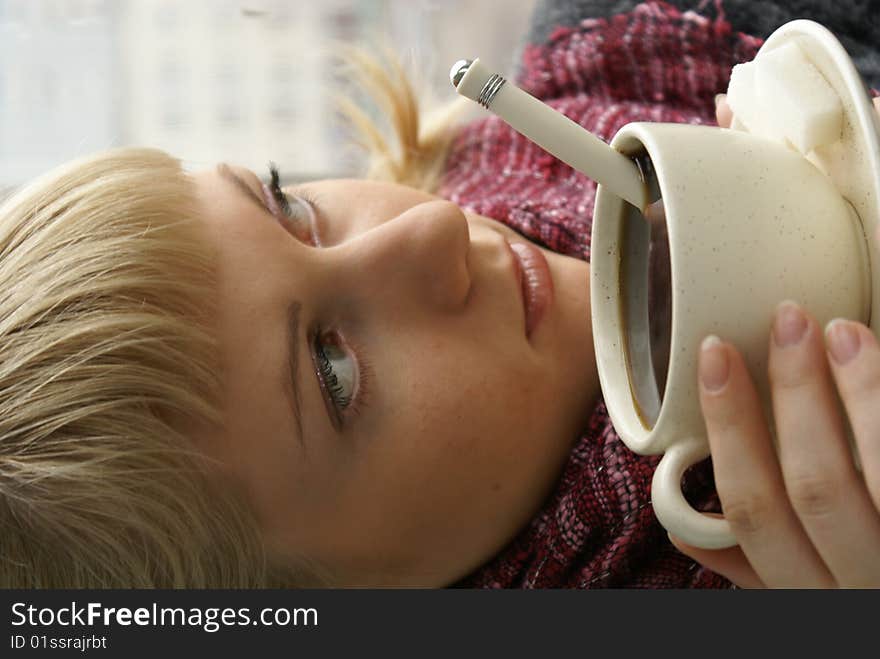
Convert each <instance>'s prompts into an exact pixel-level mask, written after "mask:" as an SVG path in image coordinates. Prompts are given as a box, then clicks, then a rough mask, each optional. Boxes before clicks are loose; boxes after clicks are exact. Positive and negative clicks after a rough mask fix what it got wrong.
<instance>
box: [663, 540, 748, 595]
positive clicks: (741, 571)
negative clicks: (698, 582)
mask: <svg viewBox="0 0 880 659" xmlns="http://www.w3.org/2000/svg"><path fill="white" fill-rule="evenodd" d="M669 541H670V542H671V543H672V544H673V545H674V546H675V548H676V549H678V551H680V552H681V553H682V554H684V555H686V556H690V557H691V558H692V559H694V560H695V561H696V562H697V563H699V564H700V565H702V566H703V567H706V568H709V569H710V570H712V572H715V573H716V574H720V575H721V576H722V577H725V578H726V579H727V580H728V581H730V582H731V583H734V584H736V585H737V586H739V587H740V588H764V583H763V582H762V581H761V578H760V577H759V576H758V575H757V574H756V573H755V570H754V569H752V566H751V565H749V561H748V560H747V559H746V557H745V554H743V552H742V549H740V548H739V547H729V548H727V549H702V548H700V547H693V546H691V545H689V544H686V543H685V542H684V541H683V540H681V539H679V538H676V537H675V536H674V535H670V536H669Z"/></svg>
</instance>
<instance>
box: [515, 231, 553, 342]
mask: <svg viewBox="0 0 880 659" xmlns="http://www.w3.org/2000/svg"><path fill="white" fill-rule="evenodd" d="M508 246H509V247H510V251H511V252H512V253H513V268H514V276H515V277H516V279H517V281H518V282H519V286H520V292H521V294H522V300H523V308H524V310H525V326H526V327H525V332H526V338H529V339H531V336H532V332H534V330H535V328H536V327H537V326H538V325H539V324H540V322H541V319H542V318H543V317H544V314H545V312H546V311H547V309H548V307H549V306H550V304H551V302H552V301H553V279H552V277H551V276H550V266H549V265H548V264H547V259H546V258H544V254H542V253H541V250H540V249H538V248H537V247H535V246H534V245H532V244H530V243H520V242H515V243H511V242H508Z"/></svg>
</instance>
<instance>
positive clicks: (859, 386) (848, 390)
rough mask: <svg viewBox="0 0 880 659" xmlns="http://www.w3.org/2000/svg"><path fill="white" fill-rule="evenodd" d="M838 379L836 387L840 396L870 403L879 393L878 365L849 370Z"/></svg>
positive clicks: (879, 366)
mask: <svg viewBox="0 0 880 659" xmlns="http://www.w3.org/2000/svg"><path fill="white" fill-rule="evenodd" d="M838 377H839V382H838V387H839V388H840V390H841V391H840V393H841V395H843V396H845V397H847V398H851V399H854V400H859V399H861V400H868V401H872V400H874V399H875V398H876V396H877V394H878V392H880V365H877V364H873V365H872V366H871V367H868V365H867V364H865V365H864V368H857V369H851V371H850V372H848V373H842V374H841V375H840V376H838Z"/></svg>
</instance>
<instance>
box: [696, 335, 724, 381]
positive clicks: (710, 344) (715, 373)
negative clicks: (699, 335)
mask: <svg viewBox="0 0 880 659" xmlns="http://www.w3.org/2000/svg"><path fill="white" fill-rule="evenodd" d="M700 351H701V352H702V355H700V380H701V381H702V383H703V387H704V388H705V389H706V390H707V391H711V392H716V391H721V389H722V388H723V387H724V385H725V384H726V383H727V377H728V375H729V374H730V364H729V363H728V361H727V351H726V350H725V349H724V345H723V344H722V343H721V339H719V338H718V337H717V336H715V335H714V334H710V335H709V336H707V337H706V338H705V339H703V343H702V344H700Z"/></svg>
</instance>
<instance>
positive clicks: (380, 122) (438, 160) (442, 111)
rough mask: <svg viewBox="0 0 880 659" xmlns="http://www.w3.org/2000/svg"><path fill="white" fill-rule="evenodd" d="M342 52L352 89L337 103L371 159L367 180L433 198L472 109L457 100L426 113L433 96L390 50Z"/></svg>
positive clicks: (345, 49)
mask: <svg viewBox="0 0 880 659" xmlns="http://www.w3.org/2000/svg"><path fill="white" fill-rule="evenodd" d="M339 51H340V53H341V55H340V57H339V60H338V62H339V67H340V71H341V75H340V77H341V78H342V79H343V80H344V81H346V82H347V83H348V85H349V88H348V92H347V93H346V94H341V95H340V96H339V97H338V99H337V102H338V105H339V108H340V112H341V114H342V117H343V118H344V120H345V121H346V122H348V124H349V125H350V126H351V128H352V139H353V140H354V143H355V144H357V145H359V146H360V147H361V148H362V149H363V150H364V151H365V152H366V154H367V160H366V165H365V171H364V174H363V175H364V177H365V178H368V179H372V180H380V181H392V182H394V183H400V184H403V185H408V186H410V187H413V188H417V189H419V190H424V191H426V192H434V191H435V189H436V188H437V186H438V184H439V182H440V177H441V175H442V173H443V169H444V164H445V161H446V155H447V153H448V152H449V148H450V146H451V143H452V139H453V137H454V136H455V134H456V128H457V127H458V125H459V123H460V122H461V120H462V119H463V118H464V116H465V115H466V110H467V109H472V104H469V103H468V102H467V100H466V99H464V98H461V97H456V98H455V99H454V100H452V101H451V102H448V103H444V104H441V105H439V106H437V107H435V108H432V109H430V110H426V109H425V108H424V107H422V106H421V104H420V103H419V98H423V97H428V98H429V97H430V95H429V94H428V93H427V91H426V89H422V90H419V91H417V90H416V89H415V87H414V83H413V79H414V76H413V75H411V74H408V73H407V71H406V69H405V68H404V66H403V64H402V63H401V61H400V59H399V58H398V57H397V55H396V54H395V53H394V52H393V51H392V50H391V49H390V48H389V47H387V46H386V47H381V46H376V47H375V48H374V49H373V51H371V52H370V53H368V52H366V51H364V50H362V49H359V48H353V47H344V46H340V48H339ZM373 52H375V53H381V56H378V57H377V56H376V55H374V54H373ZM423 86H424V85H423Z"/></svg>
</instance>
